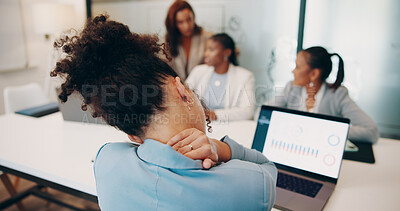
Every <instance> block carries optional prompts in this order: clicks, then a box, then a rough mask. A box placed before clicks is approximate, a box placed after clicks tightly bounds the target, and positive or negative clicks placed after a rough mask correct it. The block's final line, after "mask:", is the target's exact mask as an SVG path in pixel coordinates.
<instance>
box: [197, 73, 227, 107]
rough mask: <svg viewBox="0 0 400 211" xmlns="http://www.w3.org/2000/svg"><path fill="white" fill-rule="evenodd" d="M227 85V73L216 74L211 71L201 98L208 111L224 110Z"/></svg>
mask: <svg viewBox="0 0 400 211" xmlns="http://www.w3.org/2000/svg"><path fill="white" fill-rule="evenodd" d="M227 83H228V73H225V74H218V73H216V72H215V71H213V73H212V74H211V77H210V80H209V81H208V85H207V88H206V90H205V92H204V96H203V99H204V101H205V103H206V105H207V106H208V108H209V109H210V110H216V109H223V108H225V106H224V105H225V95H226V86H227Z"/></svg>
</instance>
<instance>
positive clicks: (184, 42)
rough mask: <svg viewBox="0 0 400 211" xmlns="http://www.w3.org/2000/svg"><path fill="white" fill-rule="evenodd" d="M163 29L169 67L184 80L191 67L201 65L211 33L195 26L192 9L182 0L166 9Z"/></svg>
mask: <svg viewBox="0 0 400 211" xmlns="http://www.w3.org/2000/svg"><path fill="white" fill-rule="evenodd" d="M165 27H166V29H167V34H166V35H165V42H166V44H167V46H168V49H167V51H168V54H169V56H170V57H171V58H172V60H171V62H170V66H171V67H172V69H174V70H175V72H176V73H177V74H178V75H179V77H180V78H181V79H182V80H186V78H187V76H188V75H189V73H190V72H191V70H192V69H193V67H195V66H196V65H199V64H201V63H203V60H204V47H205V43H206V40H207V39H208V38H209V37H210V36H211V35H212V33H210V32H206V31H204V30H203V29H202V28H201V27H200V26H198V25H197V24H196V22H195V14H194V11H193V9H192V7H191V6H190V4H189V3H187V2H186V1H182V0H177V1H175V2H174V3H173V4H172V5H171V6H170V8H169V9H168V13H167V18H166V19H165Z"/></svg>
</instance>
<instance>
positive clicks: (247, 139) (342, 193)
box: [208, 121, 400, 210]
mask: <svg viewBox="0 0 400 211" xmlns="http://www.w3.org/2000/svg"><path fill="white" fill-rule="evenodd" d="M212 126H213V132H212V133H209V134H208V136H209V137H213V138H216V139H220V138H222V137H223V136H224V135H226V134H228V135H229V137H230V138H232V139H234V140H236V141H237V142H239V143H241V144H242V145H243V146H246V147H251V145H252V143H253V137H254V133H255V129H256V126H257V122H255V121H240V122H231V123H229V124H215V123H214V124H212ZM373 150H374V155H375V159H376V162H375V164H367V163H360V162H356V161H350V160H343V163H342V168H341V170H340V175H339V180H338V183H337V186H336V189H335V191H334V192H333V194H332V196H331V197H330V199H329V201H328V203H327V204H326V206H325V208H324V210H397V209H399V207H400V141H399V140H392V139H384V138H381V139H379V141H378V143H377V144H375V145H374V146H373Z"/></svg>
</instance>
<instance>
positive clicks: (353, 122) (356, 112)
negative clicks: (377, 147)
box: [335, 87, 379, 144]
mask: <svg viewBox="0 0 400 211" xmlns="http://www.w3.org/2000/svg"><path fill="white" fill-rule="evenodd" d="M335 98H336V99H335V103H336V104H337V106H338V108H339V112H340V114H341V116H343V117H346V118H349V119H350V131H349V139H350V140H351V141H355V142H369V143H373V144H374V143H376V142H377V141H378V138H379V131H378V127H377V126H376V124H375V122H374V121H373V120H372V119H371V118H370V117H369V116H368V115H367V114H366V113H365V112H364V111H362V110H361V109H360V107H358V106H357V104H356V103H355V102H354V101H353V100H352V99H351V98H350V96H349V94H348V91H347V89H346V88H345V87H339V88H338V89H337V90H336V91H335Z"/></svg>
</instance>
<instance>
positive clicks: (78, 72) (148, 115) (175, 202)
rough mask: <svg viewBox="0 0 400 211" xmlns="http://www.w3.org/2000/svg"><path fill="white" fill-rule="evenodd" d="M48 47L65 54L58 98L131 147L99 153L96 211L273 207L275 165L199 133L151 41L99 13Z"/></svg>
mask: <svg viewBox="0 0 400 211" xmlns="http://www.w3.org/2000/svg"><path fill="white" fill-rule="evenodd" d="M55 47H57V48H61V49H62V52H63V53H64V54H63V55H64V58H62V59H61V60H60V61H59V62H57V65H56V67H55V69H54V70H53V71H52V73H51V75H52V76H60V77H62V78H64V79H65V81H64V82H63V84H62V85H61V93H60V95H59V98H60V100H61V101H62V102H66V101H67V100H68V97H69V96H70V95H71V94H72V93H73V92H78V93H79V94H80V95H81V96H82V98H83V105H82V109H83V110H86V109H88V108H90V110H91V112H92V113H93V116H96V117H100V118H102V119H104V120H105V121H106V122H107V123H108V124H109V125H111V126H114V127H115V128H117V129H119V130H122V131H124V132H125V133H126V134H127V135H128V137H129V139H130V140H131V141H132V142H134V143H136V144H132V143H128V142H121V143H108V144H105V145H104V146H102V147H101V148H100V150H99V152H98V154H97V157H96V159H95V163H94V172H95V179H96V188H97V196H98V200H99V205H100V208H101V209H102V210H188V209H190V210H260V209H263V210H265V209H271V208H272V205H273V204H274V200H275V183H276V174H277V172H276V168H275V166H274V164H273V163H272V162H270V161H269V160H268V159H267V158H266V157H265V156H264V155H262V154H261V153H259V152H257V151H254V150H250V149H246V148H244V147H243V146H241V145H239V144H237V143H236V142H235V141H233V140H231V139H230V138H229V137H227V136H225V137H224V138H223V139H221V140H215V139H210V138H208V137H207V136H206V135H205V128H206V123H205V122H206V120H205V119H206V118H205V114H204V109H203V107H202V105H201V102H200V100H199V99H198V98H197V96H196V95H195V94H194V93H193V92H192V91H190V90H189V89H188V88H187V87H186V86H185V85H184V84H182V82H181V80H180V78H179V77H177V74H176V73H175V72H174V71H173V70H172V69H171V68H170V66H168V65H167V63H166V62H165V61H163V60H162V59H160V56H161V55H162V54H163V52H164V50H163V46H161V45H159V44H158V38H157V37H156V36H152V35H139V34H136V33H132V32H130V30H129V28H128V27H127V26H126V25H123V24H121V23H118V22H115V21H111V20H108V17H107V16H105V15H100V16H97V17H95V18H94V19H92V20H88V22H87V23H86V25H85V27H84V29H83V31H82V32H80V33H79V34H76V35H72V36H65V37H63V38H61V39H60V40H58V41H57V42H55ZM243 178H246V179H243Z"/></svg>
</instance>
